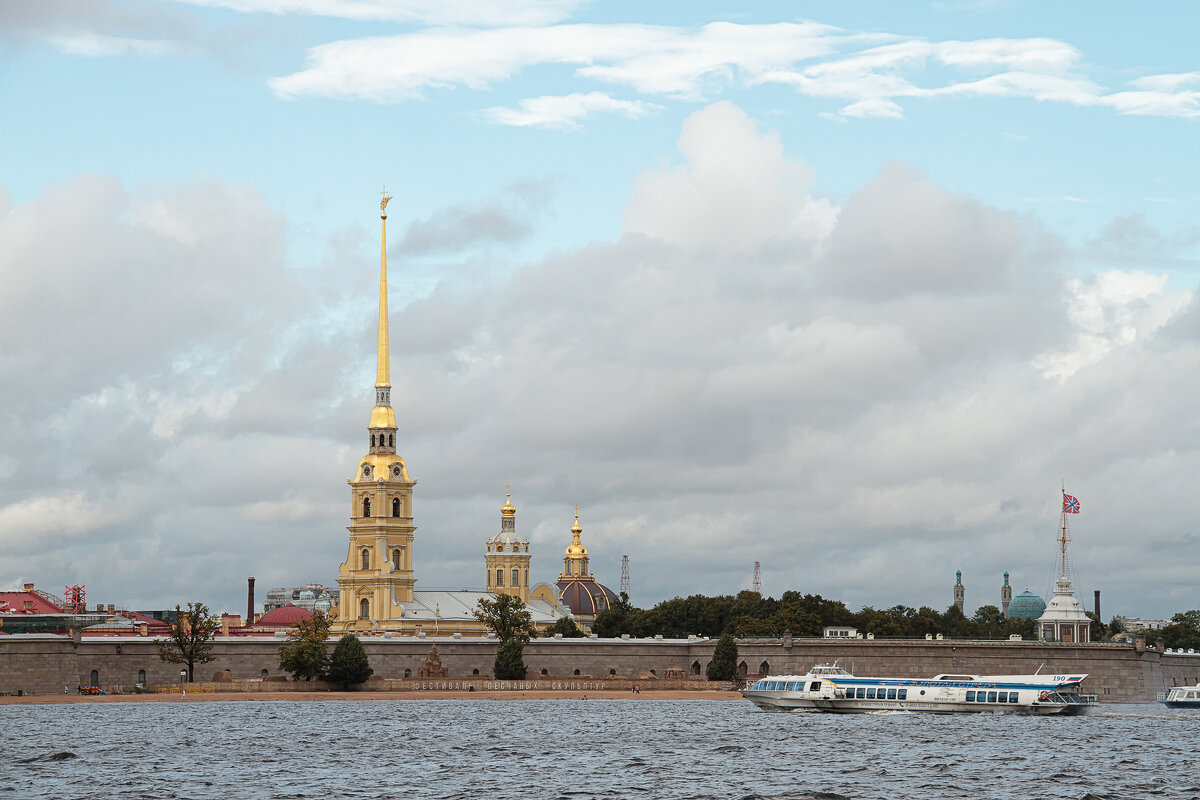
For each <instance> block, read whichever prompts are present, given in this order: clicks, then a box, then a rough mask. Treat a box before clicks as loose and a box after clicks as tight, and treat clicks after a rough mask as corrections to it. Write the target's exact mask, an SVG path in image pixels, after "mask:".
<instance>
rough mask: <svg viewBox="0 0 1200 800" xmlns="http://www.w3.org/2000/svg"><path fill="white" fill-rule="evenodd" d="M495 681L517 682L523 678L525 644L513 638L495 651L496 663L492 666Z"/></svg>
mask: <svg viewBox="0 0 1200 800" xmlns="http://www.w3.org/2000/svg"><path fill="white" fill-rule="evenodd" d="M492 673H493V674H494V675H495V676H496V680H501V681H519V680H522V679H524V677H525V643H524V642H523V641H521V640H520V639H518V638H516V637H513V638H512V639H506V640H505V641H504V642H502V643H501V644H500V648H499V649H498V650H496V661H495V663H494V664H492Z"/></svg>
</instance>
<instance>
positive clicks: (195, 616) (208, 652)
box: [158, 603, 221, 683]
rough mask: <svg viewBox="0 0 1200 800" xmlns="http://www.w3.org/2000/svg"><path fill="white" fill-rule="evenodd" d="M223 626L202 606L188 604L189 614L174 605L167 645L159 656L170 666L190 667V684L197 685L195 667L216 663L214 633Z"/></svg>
mask: <svg viewBox="0 0 1200 800" xmlns="http://www.w3.org/2000/svg"><path fill="white" fill-rule="evenodd" d="M220 624H221V621H220V620H219V619H217V618H216V617H215V616H213V615H212V614H209V613H208V606H206V605H204V604H203V603H188V607H187V611H184V610H183V609H182V608H180V607H179V606H175V621H174V622H172V623H171V634H170V636H169V637H168V639H167V641H168V644H163V645H160V646H159V648H158V657H159V658H161V659H162V660H163V661H167V662H169V663H171V664H187V672H188V683H192V682H194V681H195V675H196V665H197V664H207V663H208V662H209V661H212V660H213V656H212V639H213V630H214V629H216V628H217V627H218V626H219V625H220Z"/></svg>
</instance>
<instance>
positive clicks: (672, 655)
mask: <svg viewBox="0 0 1200 800" xmlns="http://www.w3.org/2000/svg"><path fill="white" fill-rule="evenodd" d="M434 641H435V640H434V639H432V638H427V639H418V638H415V637H394V638H385V637H382V636H380V637H366V638H365V639H364V641H363V644H364V647H365V649H366V651H367V656H368V658H369V659H370V661H371V667H372V668H373V669H374V670H375V674H376V675H378V676H380V678H386V679H403V678H405V677H406V671H407V676H408V677H414V678H415V676H416V675H417V670H418V669H419V668H420V667H421V666H422V665H423V664H424V663H425V657H426V655H427V654H428V653H429V648H430V647H431V645H432V644H433V642H434ZM436 641H437V645H438V651H439V652H440V654H441V659H442V664H443V665H444V666H445V667H447V668H448V670H449V675H450V677H451V678H488V677H490V676H491V671H492V662H493V660H494V658H495V654H496V642H495V641H494V640H489V639H452V638H449V637H445V638H439V639H437V640H436ZM282 642H283V640H282V639H281V638H253V639H251V638H239V637H229V638H218V639H217V640H216V641H215V643H214V645H213V661H211V662H209V663H207V664H201V665H197V666H196V680H197V681H209V680H211V679H212V678H213V677H214V675H218V674H220V677H222V678H228V679H229V680H249V679H261V678H262V677H263V676H264V674H265V675H266V676H267V677H269V678H278V677H279V676H280V670H279V646H280V644H281V643H282ZM713 645H714V642H713V641H711V640H704V639H697V640H678V639H674V640H653V639H629V640H622V639H536V640H534V641H532V642H530V643H529V644H528V645H527V646H526V648H525V664H526V667H527V668H528V670H529V673H528V677H529V678H530V679H534V680H537V679H540V678H541V676H542V675H546V676H551V677H566V678H578V679H585V680H586V679H588V678H595V679H604V678H605V677H606V676H609V675H616V676H621V677H625V678H634V679H636V678H639V676H640V675H642V674H644V673H650V672H653V673H654V674H655V675H656V676H659V677H661V676H663V675H665V673H666V671H667V670H668V669H669V668H672V667H682V668H683V671H684V674H685V676H686V677H687V678H689V679H695V678H702V677H703V676H704V673H705V670H706V668H707V667H708V662H709V660H710V659H711V657H712V649H713ZM331 647H332V645H331ZM738 651H739V655H738V660H739V661H740V662H742V663H744V664H745V670H746V672H748V673H750V674H757V673H771V674H787V673H804V672H806V671H807V670H808V669H809V667H811V666H813V665H814V664H820V663H826V662H834V661H839V662H841V664H842V666H843V667H845V668H846V669H847V670H849V671H850V672H852V673H855V674H859V675H886V676H896V677H929V676H932V675H936V674H938V673H976V674H1019V673H1032V672H1035V671H1040V672H1042V673H1052V674H1064V673H1080V672H1086V673H1088V675H1089V677H1088V679H1087V681H1086V682H1085V684H1084V688H1085V691H1087V692H1089V693H1092V694H1096V695H1099V697H1100V699H1101V701H1107V702H1145V701H1150V700H1153V699H1154V698H1155V696H1156V695H1157V694H1158V693H1159V692H1161V691H1164V690H1166V689H1168V688H1170V687H1171V686H1175V685H1183V684H1194V683H1196V682H1197V681H1200V655H1191V656H1189V655H1183V654H1174V653H1172V654H1163V653H1159V652H1158V651H1157V650H1155V649H1153V648H1147V649H1145V650H1143V651H1141V652H1139V651H1138V650H1135V649H1134V647H1132V646H1130V645H1118V644H1106V643H1094V644H1075V645H1069V644H1042V643H1037V642H1008V641H1003V642H967V641H953V640H943V641H924V640H916V641H910V640H879V639H876V640H864V639H858V640H831V639H794V640H788V639H752V640H741V641H739V642H738ZM92 670H95V671H96V673H97V677H98V679H99V683H100V685H101V686H102V687H104V688H105V689H107V690H124V691H133V687H134V685H135V684H136V683H137V682H138V676H139V671H140V670H144V671H145V673H146V683H148V684H175V683H178V682H179V670H180V666H179V665H178V664H171V663H167V662H163V661H161V660H160V659H159V658H158V644H157V642H155V641H154V640H153V639H147V638H144V637H104V638H95V639H89V638H84V639H83V640H82V641H80V642H78V643H75V642H73V641H72V640H71V639H70V638H68V637H57V636H49V635H32V636H2V637H0V694H14V693H16V692H18V691H23V692H25V693H27V694H61V693H62V692H63V687H64V686H66V687H67V691H69V692H75V691H78V687H79V686H80V685H87V684H89V683H90V682H91V672H92ZM226 670H228V674H227V675H226ZM543 671H544V672H543Z"/></svg>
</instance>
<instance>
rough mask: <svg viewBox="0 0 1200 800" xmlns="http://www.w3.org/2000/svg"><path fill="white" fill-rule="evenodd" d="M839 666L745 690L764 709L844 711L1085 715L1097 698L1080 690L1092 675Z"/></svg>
mask: <svg viewBox="0 0 1200 800" xmlns="http://www.w3.org/2000/svg"><path fill="white" fill-rule="evenodd" d="M815 669H818V668H814V670H815ZM835 669H838V671H839V672H841V673H842V674H840V675H837V674H828V673H825V674H822V675H820V676H819V677H818V676H817V675H814V674H813V672H810V673H809V674H808V675H805V676H779V677H767V678H762V679H760V680H757V681H755V682H754V683H753V684H751V685H750V686H748V687H747V688H746V689H744V690H742V696H743V697H745V698H746V699H747V700H749V701H751V702H752V703H754V704H755V705H757V706H758V707H759V708H767V709H770V710H791V709H808V710H814V711H825V712H832V713H841V714H865V713H871V712H886V711H918V712H926V713H935V714H982V713H987V714H1037V715H1046V714H1079V713H1082V711H1083V709H1084V708H1086V707H1087V706H1089V705H1092V704H1094V703H1095V702H1096V700H1095V698H1094V697H1092V696H1087V695H1080V694H1079V685H1080V683H1081V682H1082V681H1083V679H1084V678H1086V677H1087V675H948V674H947V675H936V676H934V677H933V678H928V679H925V678H859V677H855V676H853V675H850V674H848V673H846V672H845V671H844V670H841V669H840V668H836V667H835ZM801 681H803V683H801Z"/></svg>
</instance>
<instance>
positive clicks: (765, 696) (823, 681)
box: [742, 663, 854, 711]
mask: <svg viewBox="0 0 1200 800" xmlns="http://www.w3.org/2000/svg"><path fill="white" fill-rule="evenodd" d="M853 677H854V676H853V675H851V674H850V673H849V672H846V670H844V669H842V668H841V667H839V666H838V665H837V664H836V663H834V664H818V665H817V666H815V667H813V668H812V669H810V670H809V671H808V673H807V674H805V675H775V676H771V677H768V678H762V679H761V680H757V681H755V682H754V683H753V684H751V685H750V686H747V687H746V688H745V689H743V690H742V696H743V697H745V698H746V699H747V700H749V701H750V702H751V703H754V705H756V706H758V707H759V708H761V709H763V710H764V711H815V710H816V708H817V706H816V701H817V700H819V699H821V698H822V697H823V696H824V693H823V691H822V690H823V688H824V687H825V686H826V685H827V684H828V683H829V680H830V679H831V678H838V679H846V678H853Z"/></svg>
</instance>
